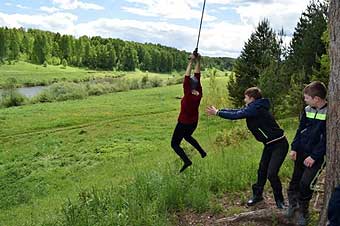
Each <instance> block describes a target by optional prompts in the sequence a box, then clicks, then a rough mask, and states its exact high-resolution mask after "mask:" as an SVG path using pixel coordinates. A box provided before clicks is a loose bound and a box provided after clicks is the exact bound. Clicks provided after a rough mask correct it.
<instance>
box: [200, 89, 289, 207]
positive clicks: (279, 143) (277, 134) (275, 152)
mask: <svg viewBox="0 0 340 226" xmlns="http://www.w3.org/2000/svg"><path fill="white" fill-rule="evenodd" d="M244 102H245V103H246V107H244V108H241V109H220V110H218V109H216V108H215V107H214V106H210V107H208V108H207V109H206V112H207V114H208V115H216V116H219V117H221V118H225V119H231V120H236V119H243V118H245V119H246V122H247V127H248V129H249V130H250V131H251V132H252V134H253V135H254V136H255V138H256V140H258V141H260V142H262V143H263V144H264V149H263V152H262V157H261V161H260V164H259V168H258V171H257V182H256V183H255V184H253V186H252V189H253V197H252V198H250V199H249V201H248V202H247V205H248V206H253V205H255V204H256V203H258V202H260V201H262V200H263V195H262V194H263V188H264V185H265V184H266V181H267V178H268V180H269V181H270V184H271V186H272V188H273V193H274V198H275V201H276V206H277V208H279V209H283V208H284V199H283V194H282V184H281V181H280V178H279V176H278V173H279V170H280V167H281V165H282V163H283V161H284V160H285V157H286V155H287V152H288V146H289V145H288V141H287V139H286V137H285V135H284V133H283V130H282V129H281V128H280V127H279V125H278V124H277V123H276V121H275V119H274V117H273V116H272V114H271V113H270V112H269V105H270V103H269V100H268V99H266V98H262V93H261V90H260V89H259V88H257V87H251V88H249V89H247V90H246V91H245V92H244Z"/></svg>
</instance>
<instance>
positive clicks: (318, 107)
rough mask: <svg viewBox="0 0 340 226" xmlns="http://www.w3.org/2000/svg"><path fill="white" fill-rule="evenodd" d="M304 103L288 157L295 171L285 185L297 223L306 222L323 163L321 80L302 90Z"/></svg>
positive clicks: (324, 105)
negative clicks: (286, 185) (314, 187)
mask: <svg viewBox="0 0 340 226" xmlns="http://www.w3.org/2000/svg"><path fill="white" fill-rule="evenodd" d="M303 94H304V100H305V102H306V104H307V107H305V109H304V112H303V114H302V117H301V120H300V124H299V128H298V129H297V131H296V135H295V138H294V140H293V142H292V150H291V152H290V157H291V159H292V160H293V161H294V172H293V176H292V179H291V181H290V183H289V188H288V199H289V208H288V211H287V217H288V218H292V217H293V216H294V212H295V211H296V210H299V211H298V215H297V224H298V225H300V226H304V225H307V224H308V220H309V219H308V218H309V212H308V207H309V201H310V200H311V198H312V195H313V190H312V189H313V185H315V183H316V180H317V177H318V175H319V174H320V173H321V170H322V169H323V168H324V166H325V154H326V115H327V102H326V94H327V90H326V87H325V85H324V84H323V83H322V82H318V81H315V82H312V83H310V84H309V85H307V86H306V87H305V88H304V90H303Z"/></svg>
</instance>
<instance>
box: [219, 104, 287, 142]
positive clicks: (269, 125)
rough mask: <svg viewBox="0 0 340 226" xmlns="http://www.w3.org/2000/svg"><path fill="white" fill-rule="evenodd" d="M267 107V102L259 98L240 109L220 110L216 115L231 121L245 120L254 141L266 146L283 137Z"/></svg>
mask: <svg viewBox="0 0 340 226" xmlns="http://www.w3.org/2000/svg"><path fill="white" fill-rule="evenodd" d="M269 107H270V103H269V100H268V99H266V98H261V99H257V100H254V101H253V102H251V103H249V104H248V105H247V106H246V107H244V108H241V109H221V110H219V111H218V112H217V115H218V116H220V117H222V118H225V119H231V120H236V119H243V118H245V119H246V122H247V127H248V129H249V130H250V131H251V133H252V134H253V135H254V137H255V138H256V140H258V141H260V142H263V143H264V144H266V143H268V142H270V141H273V140H275V139H278V138H280V137H282V136H283V130H282V129H281V128H280V126H279V125H278V124H277V123H276V121H275V119H274V117H273V115H272V114H271V113H270V112H269Z"/></svg>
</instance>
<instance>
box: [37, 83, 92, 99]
mask: <svg viewBox="0 0 340 226" xmlns="http://www.w3.org/2000/svg"><path fill="white" fill-rule="evenodd" d="M85 97H87V91H86V88H85V87H84V85H81V84H76V83H71V82H65V83H55V84H53V85H51V86H50V87H48V88H47V89H45V90H43V91H42V92H41V93H40V94H39V95H38V96H36V97H35V98H34V100H32V102H53V101H64V100H76V99H83V98H85Z"/></svg>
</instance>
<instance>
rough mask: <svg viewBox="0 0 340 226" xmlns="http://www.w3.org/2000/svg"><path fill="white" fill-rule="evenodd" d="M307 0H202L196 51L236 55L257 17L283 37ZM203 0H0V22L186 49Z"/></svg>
mask: <svg viewBox="0 0 340 226" xmlns="http://www.w3.org/2000/svg"><path fill="white" fill-rule="evenodd" d="M308 2H309V0H206V9H205V13H204V20H203V25H202V31H201V38H200V44H199V51H200V52H201V53H202V54H203V55H209V56H229V57H237V56H238V55H239V54H240V52H241V50H242V47H243V46H244V42H245V41H247V39H248V38H249V36H250V34H251V33H252V32H253V31H254V30H255V28H256V26H257V24H258V22H259V21H260V20H261V19H263V18H268V19H269V21H270V23H271V26H272V28H273V29H274V30H275V31H278V30H280V29H281V28H282V27H283V28H284V30H285V32H286V35H287V36H286V40H285V41H286V43H289V41H290V39H291V35H292V33H293V32H294V27H295V26H296V24H297V22H298V19H299V17H300V16H301V13H302V11H304V10H305V9H306V7H307V4H308ZM202 5H203V0H101V1H98V0H32V1H28V0H1V1H0V26H7V27H25V28H39V29H42V30H49V31H53V32H59V33H62V34H71V35H74V36H75V37H79V36H81V35H88V36H102V37H111V38H120V39H123V40H131V41H137V42H142V43H144V42H151V43H160V44H162V45H166V46H171V47H175V48H178V49H183V50H187V51H192V50H193V49H194V48H195V46H196V41H197V34H198V27H199V22H200V16H201V9H202Z"/></svg>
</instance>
